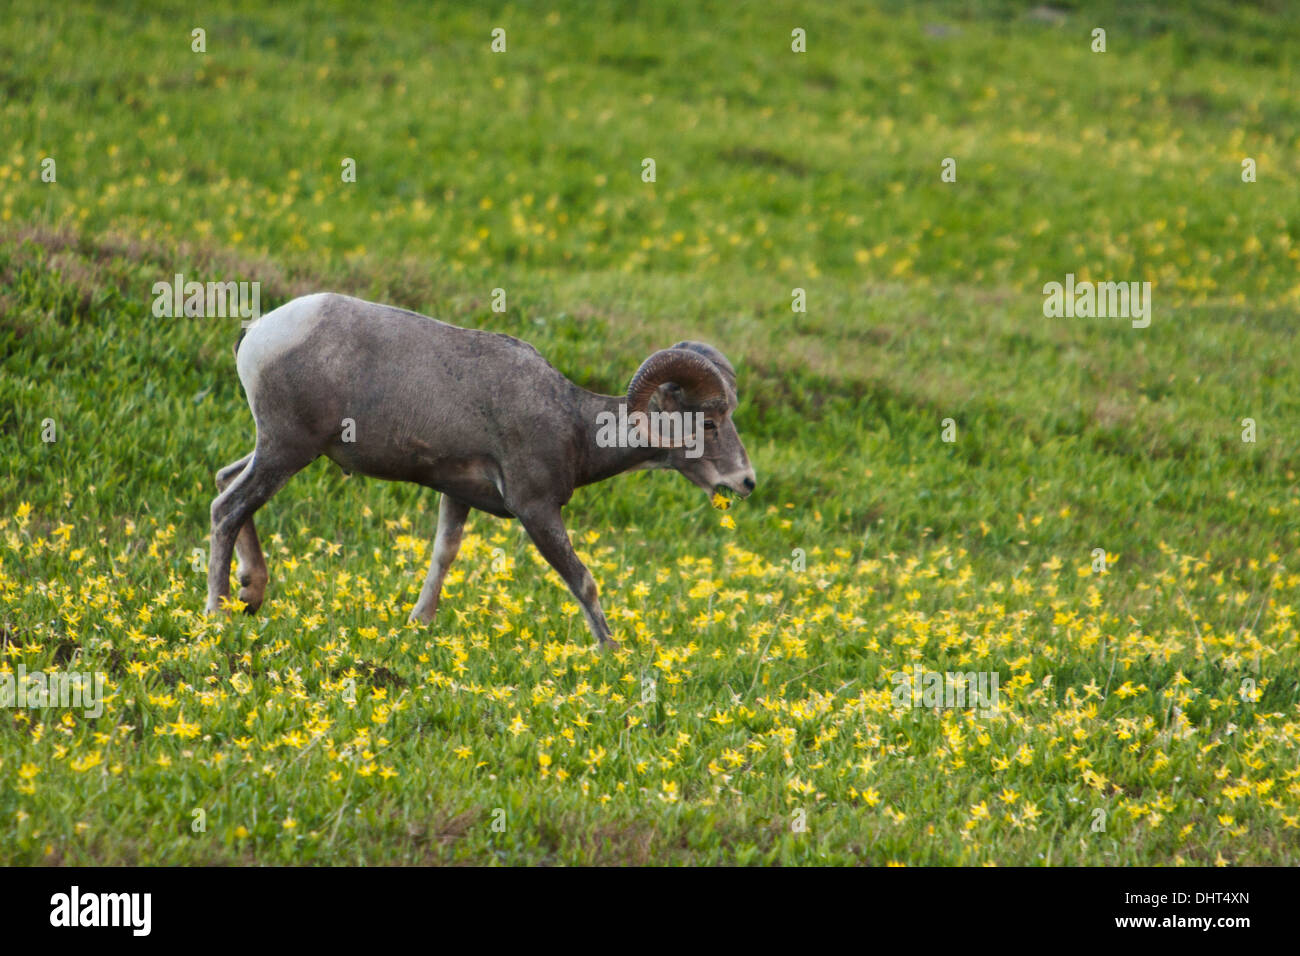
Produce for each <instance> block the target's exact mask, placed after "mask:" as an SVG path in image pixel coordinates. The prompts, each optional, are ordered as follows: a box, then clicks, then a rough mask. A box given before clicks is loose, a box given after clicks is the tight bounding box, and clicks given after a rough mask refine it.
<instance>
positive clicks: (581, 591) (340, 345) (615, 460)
mask: <svg viewBox="0 0 1300 956" xmlns="http://www.w3.org/2000/svg"><path fill="white" fill-rule="evenodd" d="M235 364H236V366H237V368H238V370H239V379H240V381H241V382H242V383H243V386H244V391H245V392H246V394H247V396H248V404H249V407H250V408H251V409H252V410H253V419H254V421H255V422H256V424H257V441H256V444H255V446H254V448H253V451H252V452H251V453H250V454H248V455H246V456H244V457H243V458H241V459H239V461H236V462H234V463H233V464H230V465H228V466H226V467H225V468H222V469H221V470H220V471H219V472H218V473H217V488H218V490H219V492H220V493H219V494H218V495H217V497H216V498H215V499H214V500H213V502H212V544H211V554H210V560H209V562H208V601H207V610H208V612H209V613H218V612H221V611H222V610H223V609H225V608H226V607H227V605H228V598H229V595H230V559H231V556H232V552H234V553H235V555H236V556H237V558H238V566H237V569H236V573H237V575H238V578H239V583H240V590H239V599H240V601H242V602H243V603H244V604H245V605H246V606H247V609H248V610H249V611H250V612H253V611H256V610H257V609H258V608H259V607H260V606H261V604H262V599H263V596H264V595H265V591H266V583H267V570H266V559H265V557H264V556H263V554H262V549H261V546H260V545H259V543H258V540H257V531H256V529H255V528H254V526H253V515H254V513H255V512H256V511H257V509H258V508H260V507H262V505H264V504H266V502H267V501H268V500H270V498H271V496H272V495H274V494H275V493H276V492H277V491H279V490H280V489H281V488H282V487H284V485H285V483H286V482H287V481H288V480H289V479H290V478H291V477H292V476H293V475H294V474H295V473H296V472H298V471H301V470H302V469H303V468H305V467H306V466H307V465H308V464H310V463H311V462H313V461H315V460H316V459H317V458H319V457H320V456H321V455H325V456H326V457H328V458H330V459H331V460H333V461H334V462H336V463H337V464H338V465H339V466H340V467H341V468H343V470H344V471H346V472H349V473H352V472H356V473H359V474H364V475H370V476H372V477H375V478H382V479H386V480H390V481H410V482H415V483H416V484H420V485H424V486H426V487H429V488H433V489H435V490H437V491H439V492H441V493H442V500H441V503H440V505H439V509H438V530H437V534H436V536H435V539H434V547H433V560H432V561H431V562H430V565H429V573H428V575H427V577H426V578H425V580H424V586H423V588H422V589H421V590H420V594H419V597H418V598H417V599H416V601H415V605H414V607H413V608H412V609H411V620H413V621H419V622H428V621H429V620H431V619H432V618H433V615H434V612H435V611H436V610H437V608H438V598H439V595H440V594H441V592H442V582H443V579H444V578H445V577H446V575H447V570H448V568H449V567H450V566H451V563H452V562H453V561H454V560H455V558H456V553H457V551H458V550H459V548H460V540H461V532H462V530H463V529H464V526H465V519H466V517H467V516H468V515H469V512H470V509H471V508H477V509H479V510H480V511H485V512H487V513H488V514H492V515H496V516H498V517H503V518H510V517H513V518H518V519H519V521H520V522H521V523H522V524H523V526H524V530H525V531H527V533H528V536H529V537H530V538H531V539H532V541H533V543H534V544H535V545H536V546H537V550H538V551H539V552H541V554H542V556H543V557H544V558H545V559H546V560H547V561H548V562H549V563H550V565H551V566H552V567H553V568H555V570H556V571H557V572H558V573H559V575H560V577H561V578H562V579H563V580H564V582H565V584H567V585H568V587H569V589H570V590H571V591H572V592H573V595H574V597H575V598H577V600H578V603H579V604H580V605H581V607H582V609H583V613H584V614H585V616H586V619H587V625H588V626H589V627H590V628H591V633H592V635H593V636H594V637H595V638H596V640H597V641H598V642H599V643H600V644H602V645H611V646H617V645H616V644H615V642H614V641H613V639H612V638H611V636H610V629H609V625H608V624H607V623H606V621H605V615H604V612H603V611H602V610H601V608H600V601H599V599H598V596H597V591H596V582H595V581H594V580H593V579H592V576H591V573H590V572H589V571H588V570H587V568H586V567H585V566H584V565H583V563H582V561H581V560H580V559H579V558H578V555H577V554H576V553H575V552H574V550H573V546H572V545H571V544H570V542H569V536H568V533H567V531H566V530H565V527H564V519H563V516H562V514H561V509H562V508H563V507H564V505H565V504H567V503H568V501H569V499H570V497H572V495H573V490H574V489H575V488H577V487H580V486H582V485H588V484H591V483H592V482H596V481H601V480H603V479H605V478H609V477H612V476H614V475H617V474H620V473H622V472H625V471H630V470H632V469H637V468H672V469H674V470H676V471H679V472H681V473H682V474H683V475H685V476H686V477H687V478H688V479H690V480H691V481H692V482H694V483H695V484H696V485H698V486H699V487H700V488H703V489H704V490H705V491H706V492H707V493H709V494H713V493H715V492H717V491H723V490H725V491H729V492H732V493H735V494H737V495H739V496H740V497H746V496H748V495H749V493H750V492H752V491H753V490H754V486H755V475H754V469H753V467H751V465H750V463H749V458H748V456H747V455H746V454H745V449H744V446H743V445H742V444H741V441H740V436H739V435H738V434H737V433H736V427H735V424H734V423H733V421H732V413H733V412H734V411H735V408H736V373H735V370H734V369H733V368H732V366H731V363H730V362H728V361H727V359H726V358H725V357H723V355H722V353H721V352H719V351H718V350H717V349H715V348H713V347H712V346H709V345H705V344H703V343H700V342H678V343H677V344H676V345H674V346H673V347H672V348H669V349H663V350H661V351H658V352H655V353H654V354H653V355H651V356H650V357H649V358H647V359H646V360H645V361H644V362H643V363H642V364H641V367H640V368H639V369H637V372H636V374H635V375H633V376H632V380H631V383H630V384H629V385H628V389H627V394H626V395H599V394H596V393H594V392H589V391H587V390H586V389H583V388H580V387H579V386H577V385H575V384H574V383H573V382H570V381H569V380H568V379H567V378H565V377H564V376H563V375H562V374H560V372H558V371H557V370H556V369H555V368H554V367H553V366H551V364H550V363H548V362H547V361H546V360H545V359H544V358H542V356H541V355H540V354H539V353H538V352H537V350H536V349H534V348H533V347H532V346H530V345H528V344H526V343H524V342H521V341H519V340H518V339H515V338H512V337H510V336H508V335H499V334H496V333H492V332H483V331H478V330H474V329H463V328H458V327H456V326H454V325H448V324H446V323H443V322H438V321H436V320H434V319H430V318H428V317H426V316H423V315H418V314H416V313H414V312H407V311H405V310H403V309H397V308H392V307H390V306H384V305H375V304H373V303H370V302H363V301H361V300H359V299H353V298H349V297H347V296H342V295H336V294H333V293H318V294H315V295H308V296H303V297H301V298H298V299H294V300H293V301H292V302H289V303H286V304H285V305H283V306H281V307H280V308H278V309H276V310H275V311H273V312H270V313H268V314H267V315H265V316H263V317H262V318H261V319H259V320H258V321H257V322H256V323H254V324H253V325H252V326H251V327H250V328H249V329H248V330H247V332H246V334H245V336H244V338H243V339H242V340H241V341H240V342H239V343H238V344H237V345H236V347H235ZM665 413H672V414H673V416H674V417H676V418H677V419H678V422H677V426H678V427H677V428H675V429H674V430H673V434H672V435H671V437H670V438H669V439H667V440H665V439H664V438H663V436H662V435H661V434H659V432H658V430H657V429H655V428H654V427H652V424H651V423H653V422H656V421H658V420H661V419H663V418H664V417H666V416H665ZM611 420H614V421H618V422H630V423H632V425H631V428H630V429H629V430H625V431H622V432H618V433H617V434H614V435H613V436H612V440H611V434H610V429H609V428H608V423H609V422H610V421H611ZM696 422H698V423H699V424H700V425H702V431H701V432H697V431H696V430H695V428H694V427H693V423H696ZM683 423H685V424H684V425H683Z"/></svg>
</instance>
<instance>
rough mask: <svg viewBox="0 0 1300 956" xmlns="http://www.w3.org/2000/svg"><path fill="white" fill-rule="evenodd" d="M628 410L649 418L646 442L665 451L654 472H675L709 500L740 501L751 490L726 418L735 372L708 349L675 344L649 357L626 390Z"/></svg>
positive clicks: (732, 403) (751, 478) (750, 473)
mask: <svg viewBox="0 0 1300 956" xmlns="http://www.w3.org/2000/svg"><path fill="white" fill-rule="evenodd" d="M628 407H629V408H630V409H632V410H634V411H638V412H648V413H650V416H649V418H650V419H651V423H650V424H648V425H647V433H648V434H649V435H650V436H652V437H651V443H652V444H653V445H655V446H657V447H660V448H665V449H668V453H667V456H666V457H665V458H661V459H660V460H659V467H668V468H675V469H676V470H677V471H680V472H681V473H682V474H683V475H685V476H686V477H687V478H689V479H690V480H691V481H693V482H694V483H695V484H696V485H698V486H699V487H701V488H703V489H704V490H705V491H706V492H708V493H709V494H710V495H712V494H713V493H714V492H716V491H724V490H725V491H730V492H732V493H734V494H737V495H739V496H740V497H742V498H746V497H748V496H749V494H750V492H752V491H753V490H754V486H755V484H756V483H757V478H756V476H755V475H754V469H753V466H751V465H750V463H749V456H748V455H746V454H745V446H744V445H742V444H741V443H740V435H738V434H737V433H736V426H735V424H734V422H732V418H731V416H732V413H734V412H735V410H736V370H735V369H734V368H732V367H731V363H730V362H728V361H727V358H726V356H724V355H723V354H722V353H721V352H719V351H718V350H717V349H715V348H714V347H713V346H712V345H706V344H705V343H703V342H678V343H677V344H676V345H674V346H673V347H672V348H670V349H663V350H661V351H659V352H656V353H654V354H653V355H651V356H650V357H649V358H648V359H646V360H645V361H644V362H642V363H641V367H640V368H639V369H637V373H636V375H634V376H633V377H632V382H631V383H630V384H629V385H628ZM657 419H662V420H661V421H657V422H656V421H655V420H657ZM665 428H668V429H669V432H668V433H667V434H666V433H665V431H664V429H665ZM673 428H676V429H677V430H676V432H675V433H674V432H672V429H673ZM665 439H666V440H665Z"/></svg>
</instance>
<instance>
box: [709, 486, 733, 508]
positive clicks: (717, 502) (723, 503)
mask: <svg viewBox="0 0 1300 956" xmlns="http://www.w3.org/2000/svg"><path fill="white" fill-rule="evenodd" d="M709 500H710V501H711V502H712V504H713V507H715V508H717V509H718V510H719V511H726V510H727V509H728V508H730V507H731V499H730V498H728V497H727V496H726V495H724V494H723V493H722V492H720V491H715V492H714V493H713V497H712V498H710V499H709Z"/></svg>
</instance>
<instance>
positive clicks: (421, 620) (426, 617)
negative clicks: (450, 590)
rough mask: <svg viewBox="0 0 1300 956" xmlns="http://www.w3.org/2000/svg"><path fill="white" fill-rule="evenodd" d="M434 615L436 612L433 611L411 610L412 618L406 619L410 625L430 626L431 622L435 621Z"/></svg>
mask: <svg viewBox="0 0 1300 956" xmlns="http://www.w3.org/2000/svg"><path fill="white" fill-rule="evenodd" d="M433 615H434V611H433V610H429V611H420V610H418V609H416V608H411V616H410V617H408V618H407V619H406V623H408V624H428V623H429V622H430V621H432V620H433Z"/></svg>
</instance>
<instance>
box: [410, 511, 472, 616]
mask: <svg viewBox="0 0 1300 956" xmlns="http://www.w3.org/2000/svg"><path fill="white" fill-rule="evenodd" d="M467 517H469V505H467V504H462V503H461V502H459V501H457V500H456V499H454V498H450V497H448V496H447V495H445V494H444V495H443V496H442V502H441V504H439V505H438V533H437V535H436V536H435V537H434V541H433V560H432V561H430V562H429V573H428V575H427V576H426V577H425V579H424V587H422V588H421V589H420V596H419V597H418V598H416V601H415V607H413V608H411V616H410V620H412V621H419V622H420V623H421V624H427V623H428V622H429V621H432V620H433V615H434V612H436V611H437V610H438V598H439V596H440V595H441V594H442V582H443V580H444V579H445V578H446V577H447V569H448V568H450V567H451V563H452V562H453V561H455V560H456V553H457V552H458V551H460V538H461V534H462V533H463V532H464V530H465V519H466V518H467Z"/></svg>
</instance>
